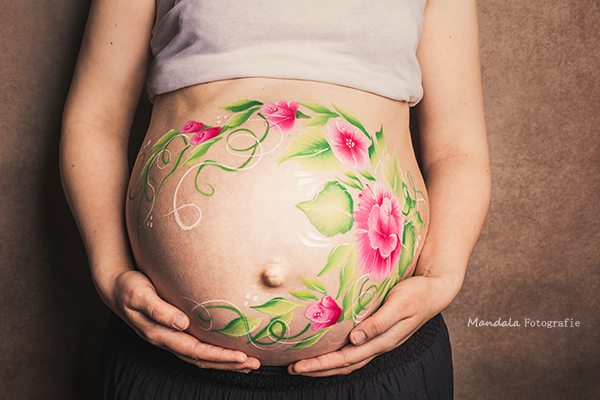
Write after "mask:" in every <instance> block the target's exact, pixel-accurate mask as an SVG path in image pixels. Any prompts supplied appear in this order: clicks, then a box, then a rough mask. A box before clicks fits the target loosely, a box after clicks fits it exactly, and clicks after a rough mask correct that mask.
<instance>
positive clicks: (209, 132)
mask: <svg viewBox="0 0 600 400" xmlns="http://www.w3.org/2000/svg"><path fill="white" fill-rule="evenodd" d="M204 128H206V125H204V124H203V123H202V122H196V121H190V122H188V123H186V124H185V125H184V126H183V128H181V133H195V135H194V136H193V137H192V140H191V142H192V144H200V143H204V142H206V141H207V140H210V139H212V138H214V137H216V136H219V133H221V129H223V128H221V127H218V126H217V127H214V128H206V129H204Z"/></svg>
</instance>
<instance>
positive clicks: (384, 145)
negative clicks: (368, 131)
mask: <svg viewBox="0 0 600 400" xmlns="http://www.w3.org/2000/svg"><path fill="white" fill-rule="evenodd" d="M375 138H376V139H377V144H378V145H379V151H381V154H383V153H384V152H385V150H386V149H387V143H386V141H385V137H384V136H383V125H381V128H380V129H379V130H378V131H377V132H375Z"/></svg>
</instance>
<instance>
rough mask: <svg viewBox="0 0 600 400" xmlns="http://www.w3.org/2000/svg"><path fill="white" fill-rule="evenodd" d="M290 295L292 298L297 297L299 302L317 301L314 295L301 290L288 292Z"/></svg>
mask: <svg viewBox="0 0 600 400" xmlns="http://www.w3.org/2000/svg"><path fill="white" fill-rule="evenodd" d="M290 294H291V295H292V296H294V297H297V298H299V299H301V300H319V298H318V297H317V296H315V295H314V294H312V293H311V292H309V291H308V290H301V291H298V292H296V291H293V290H290Z"/></svg>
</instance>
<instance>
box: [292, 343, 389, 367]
mask: <svg viewBox="0 0 600 400" xmlns="http://www.w3.org/2000/svg"><path fill="white" fill-rule="evenodd" d="M392 348H393V347H392ZM387 350H388V348H387V345H386V343H385V342H384V341H372V342H369V343H366V344H364V345H362V346H354V345H352V344H348V345H346V346H344V347H342V348H341V349H340V350H338V351H334V352H331V353H327V354H323V355H321V356H318V357H314V358H307V359H305V360H300V361H297V362H296V363H295V364H293V366H290V367H291V368H290V369H288V370H289V371H290V373H292V374H293V373H296V374H302V375H304V374H306V373H311V372H317V371H319V372H323V371H329V370H338V369H343V368H346V367H349V366H351V365H353V364H358V363H363V362H364V361H365V360H366V359H369V360H370V359H372V358H373V357H375V356H377V355H379V354H382V353H384V352H385V351H387Z"/></svg>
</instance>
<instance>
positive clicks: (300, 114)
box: [296, 110, 310, 119]
mask: <svg viewBox="0 0 600 400" xmlns="http://www.w3.org/2000/svg"><path fill="white" fill-rule="evenodd" d="M296 118H298V119H309V118H310V116H308V115H306V114H304V113H303V112H302V111H300V110H296Z"/></svg>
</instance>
